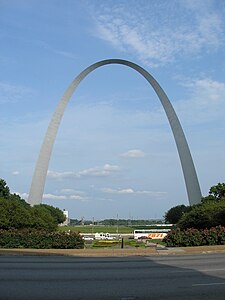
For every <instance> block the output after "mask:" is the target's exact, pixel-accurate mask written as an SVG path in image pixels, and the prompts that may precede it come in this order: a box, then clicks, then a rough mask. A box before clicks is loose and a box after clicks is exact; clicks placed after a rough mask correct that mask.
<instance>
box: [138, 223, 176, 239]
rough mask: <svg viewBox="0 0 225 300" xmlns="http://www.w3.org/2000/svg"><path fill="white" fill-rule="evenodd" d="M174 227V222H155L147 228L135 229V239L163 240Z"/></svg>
mask: <svg viewBox="0 0 225 300" xmlns="http://www.w3.org/2000/svg"><path fill="white" fill-rule="evenodd" d="M173 228H174V224H153V225H150V226H148V228H145V229H135V230H134V239H136V240H137V239H156V240H162V239H163V238H164V237H165V236H167V233H168V232H169V231H170V230H171V229H173Z"/></svg>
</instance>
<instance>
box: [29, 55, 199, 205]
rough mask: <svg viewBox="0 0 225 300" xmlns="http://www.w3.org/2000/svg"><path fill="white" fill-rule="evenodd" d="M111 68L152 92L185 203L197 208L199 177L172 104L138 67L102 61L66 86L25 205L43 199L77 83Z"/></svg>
mask: <svg viewBox="0 0 225 300" xmlns="http://www.w3.org/2000/svg"><path fill="white" fill-rule="evenodd" d="M110 64H120V65H125V66H127V67H130V68H132V69H134V70H135V71H137V72H138V73H140V74H141V75H142V76H143V77H144V78H145V79H146V80H147V81H148V82H149V83H150V85H151V86H152V88H153V89H154V90H155V92H156V94H157V96H158V97H159V100H160V101H161V104H162V106H163V108H164V110H165V113H166V115H167V118H168V120H169V124H170V127H171V129H172V132H173V136H174V139H175V142H176V146H177V150H178V154H179V157H180V162H181V166H182V170H183V174H184V180H185V184H186V189H187V194H188V200H189V203H190V205H194V204H198V203H200V202H201V190H200V186H199V182H198V177H197V174H196V170H195V167H194V163H193V160H192V157H191V153H190V150H189V147H188V144H187V140H186V138H185V135H184V132H183V130H182V127H181V124H180V122H179V119H178V117H177V115H176V113H175V111H174V108H173V106H172V104H171V103H170V101H169V99H168V97H167V95H166V94H165V92H164V91H163V89H162V88H161V87H160V85H159V83H158V82H157V81H156V80H155V79H154V78H153V76H151V75H150V74H149V73H148V72H147V71H146V70H145V69H143V68H142V67H140V66H139V65H137V64H135V63H133V62H130V61H127V60H122V59H107V60H102V61H99V62H97V63H94V64H92V65H91V66H89V67H88V68H86V69H85V70H83V71H82V72H81V73H80V74H79V75H78V76H77V77H76V78H75V79H74V80H73V81H72V83H71V84H70V85H69V87H68V88H67V90H66V91H65V93H64V95H63V96H62V98H61V100H60V101H59V103H58V106H57V107H56V110H55V112H54V114H53V116H52V119H51V121H50V123H49V126H48V129H47V132H46V135H45V138H44V141H43V144H42V147H41V150H40V153H39V157H38V160H37V163H36V167H35V171H34V174H33V178H32V183H31V187H30V192H29V197H28V203H30V204H31V205H35V204H40V203H41V202H42V197H43V193H44V186H45V181H46V176H47V171H48V165H49V160H50V157H51V153H52V149H53V145H54V142H55V138H56V135H57V131H58V128H59V125H60V122H61V119H62V117H63V114H64V111H65V108H66V106H67V104H68V102H69V100H70V98H71V96H72V94H73V92H74V91H75V89H76V88H77V87H78V85H79V83H80V82H81V81H82V80H83V79H84V78H85V77H86V76H87V75H88V74H89V73H91V72H92V71H94V70H95V69H97V68H99V67H102V66H105V65H110Z"/></svg>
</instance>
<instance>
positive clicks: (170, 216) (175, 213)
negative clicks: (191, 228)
mask: <svg viewBox="0 0 225 300" xmlns="http://www.w3.org/2000/svg"><path fill="white" fill-rule="evenodd" d="M187 211H190V207H189V206H185V205H184V204H182V205H177V206H174V207H172V208H170V209H169V210H168V211H167V212H166V214H165V222H166V223H170V224H177V222H178V221H179V220H180V219H181V217H182V216H183V214H184V213H186V212H187Z"/></svg>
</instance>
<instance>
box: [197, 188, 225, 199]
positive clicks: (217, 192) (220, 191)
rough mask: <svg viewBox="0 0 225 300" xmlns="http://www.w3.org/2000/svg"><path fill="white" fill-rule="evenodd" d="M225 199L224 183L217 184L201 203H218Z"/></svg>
mask: <svg viewBox="0 0 225 300" xmlns="http://www.w3.org/2000/svg"><path fill="white" fill-rule="evenodd" d="M223 199H225V183H218V184H217V185H214V186H212V187H211V188H210V190H209V195H208V196H206V197H203V198H202V202H207V201H209V200H212V201H220V200H223Z"/></svg>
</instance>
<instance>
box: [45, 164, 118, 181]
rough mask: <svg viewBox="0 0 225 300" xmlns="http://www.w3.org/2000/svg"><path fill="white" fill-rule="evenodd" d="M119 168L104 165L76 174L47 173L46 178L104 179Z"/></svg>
mask: <svg viewBox="0 0 225 300" xmlns="http://www.w3.org/2000/svg"><path fill="white" fill-rule="evenodd" d="M120 170H121V168H120V167H119V166H116V165H110V164H105V165H104V166H102V167H95V168H90V169H85V170H82V171H80V172H78V173H76V172H56V171H48V174H47V175H48V178H50V179H66V178H70V179H79V178H85V177H105V176H109V175H110V174H112V173H115V172H118V171H120Z"/></svg>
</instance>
